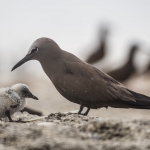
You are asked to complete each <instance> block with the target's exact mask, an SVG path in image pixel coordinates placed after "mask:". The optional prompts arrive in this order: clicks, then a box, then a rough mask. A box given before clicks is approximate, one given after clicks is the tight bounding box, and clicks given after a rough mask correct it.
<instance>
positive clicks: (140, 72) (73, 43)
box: [0, 0, 150, 119]
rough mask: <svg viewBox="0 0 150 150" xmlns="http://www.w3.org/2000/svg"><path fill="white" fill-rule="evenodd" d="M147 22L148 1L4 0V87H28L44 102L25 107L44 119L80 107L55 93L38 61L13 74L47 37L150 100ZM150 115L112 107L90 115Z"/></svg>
mask: <svg viewBox="0 0 150 150" xmlns="http://www.w3.org/2000/svg"><path fill="white" fill-rule="evenodd" d="M149 18H150V1H149V0H143V1H141V0H126V1H120V0H113V1H112V0H94V1H92V0H72V1H70V0H63V1H61V0H24V1H20V0H15V1H10V0H0V22H1V23H0V86H1V87H6V86H11V85H12V84H15V83H18V82H21V83H25V84H27V85H28V86H29V87H30V89H31V91H33V93H34V94H35V95H36V96H37V97H38V98H39V99H40V100H39V101H34V100H31V99H29V100H28V105H27V107H28V108H31V109H33V110H37V111H40V112H42V113H43V115H48V114H50V113H51V112H67V111H72V110H76V109H79V106H78V105H77V104H74V103H71V102H69V101H68V100H66V99H65V98H63V97H62V96H61V95H60V94H59V93H58V92H57V91H56V89H55V87H54V86H53V85H52V83H51V81H50V80H49V78H48V77H47V76H46V75H45V73H44V71H43V70H42V67H41V65H40V63H39V62H37V61H30V62H27V63H26V64H24V65H23V66H21V67H20V68H18V69H17V70H15V71H13V72H11V69H12V67H13V66H14V65H15V64H16V63H17V62H18V61H19V60H20V59H22V58H23V57H24V56H25V55H26V54H27V51H28V49H29V47H30V45H31V44H32V43H33V41H35V40H36V39H37V38H40V37H49V38H52V39H53V40H55V41H56V42H57V43H58V45H59V46H60V47H61V48H62V49H64V50H66V51H68V52H71V53H73V54H74V55H76V56H77V57H79V58H80V59H82V60H84V61H86V62H88V63H90V64H91V65H93V66H95V67H97V68H98V69H100V70H102V71H104V72H105V73H108V74H109V75H110V76H112V77H113V78H115V79H117V80H118V81H120V82H121V83H123V84H124V85H125V86H127V87H128V88H130V89H131V90H134V91H136V92H140V93H143V94H146V95H149V96H150V19H149ZM149 114H150V111H149V110H134V109H113V108H109V109H108V110H106V109H104V108H102V109H99V110H92V111H90V113H89V115H90V116H100V117H106V118H109V117H111V118H135V119H136V118H137V119H138V118H150V115H149Z"/></svg>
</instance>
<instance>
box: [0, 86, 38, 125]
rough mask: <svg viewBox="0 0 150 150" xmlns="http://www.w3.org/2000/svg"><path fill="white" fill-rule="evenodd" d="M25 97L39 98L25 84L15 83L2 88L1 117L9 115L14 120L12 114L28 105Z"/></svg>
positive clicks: (0, 95) (0, 98)
mask: <svg viewBox="0 0 150 150" xmlns="http://www.w3.org/2000/svg"><path fill="white" fill-rule="evenodd" d="M25 98H33V99H36V100H38V98H37V97H36V96H34V95H33V94H32V93H31V92H30V91H29V88H28V86H27V85H25V84H21V83H18V84H15V85H13V86H12V87H10V88H1V89H0V118H5V117H8V119H9V121H10V122H13V120H12V118H11V115H12V114H14V113H15V112H17V111H20V110H22V109H23V108H24V107H25V105H26V99H25Z"/></svg>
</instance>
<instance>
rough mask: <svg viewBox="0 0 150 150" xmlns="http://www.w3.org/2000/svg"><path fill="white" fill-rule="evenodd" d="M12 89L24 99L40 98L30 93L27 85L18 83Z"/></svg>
mask: <svg viewBox="0 0 150 150" xmlns="http://www.w3.org/2000/svg"><path fill="white" fill-rule="evenodd" d="M11 89H12V90H13V91H15V92H16V93H17V94H18V95H19V96H20V97H22V98H33V99H36V100H38V98H37V97H36V96H34V95H33V94H32V93H31V92H30V90H29V88H28V86H27V85H26V84H22V83H17V84H15V85H13V86H12V87H11Z"/></svg>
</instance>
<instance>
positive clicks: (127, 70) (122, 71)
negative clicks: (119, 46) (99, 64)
mask: <svg viewBox="0 0 150 150" xmlns="http://www.w3.org/2000/svg"><path fill="white" fill-rule="evenodd" d="M138 49H139V47H138V45H136V44H135V45H133V46H132V47H131V49H130V53H129V57H128V61H127V62H126V64H125V65H124V66H122V67H121V68H119V69H116V70H113V71H111V72H108V73H107V74H108V75H110V76H111V77H113V78H114V79H116V80H117V81H119V82H123V81H125V80H127V79H128V78H129V77H130V76H131V75H132V74H134V73H135V72H136V68H135V66H134V64H133V58H134V55H135V53H136V51H137V50H138Z"/></svg>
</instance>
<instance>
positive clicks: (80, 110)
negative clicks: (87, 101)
mask: <svg viewBox="0 0 150 150" xmlns="http://www.w3.org/2000/svg"><path fill="white" fill-rule="evenodd" d="M83 108H84V107H83V105H81V106H80V109H79V111H78V114H81V112H82V110H83Z"/></svg>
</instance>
